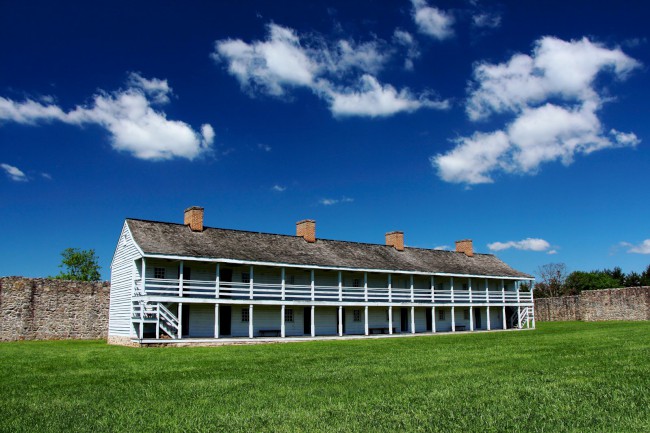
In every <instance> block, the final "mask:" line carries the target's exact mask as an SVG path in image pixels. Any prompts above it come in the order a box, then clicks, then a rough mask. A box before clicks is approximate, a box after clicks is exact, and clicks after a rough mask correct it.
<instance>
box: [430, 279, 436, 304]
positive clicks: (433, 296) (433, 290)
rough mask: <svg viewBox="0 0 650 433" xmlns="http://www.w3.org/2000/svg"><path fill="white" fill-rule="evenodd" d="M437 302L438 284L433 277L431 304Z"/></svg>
mask: <svg viewBox="0 0 650 433" xmlns="http://www.w3.org/2000/svg"><path fill="white" fill-rule="evenodd" d="M434 302H436V282H435V280H434V278H433V275H431V303H434Z"/></svg>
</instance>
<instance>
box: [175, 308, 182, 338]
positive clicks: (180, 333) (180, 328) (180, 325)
mask: <svg viewBox="0 0 650 433" xmlns="http://www.w3.org/2000/svg"><path fill="white" fill-rule="evenodd" d="M182 336H183V303H182V302H181V303H180V304H178V335H177V336H176V337H177V338H178V339H179V340H180V339H181V338H182Z"/></svg>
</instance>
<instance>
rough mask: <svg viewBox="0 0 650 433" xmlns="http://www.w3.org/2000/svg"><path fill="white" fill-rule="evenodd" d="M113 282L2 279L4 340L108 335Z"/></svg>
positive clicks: (0, 324) (0, 299) (0, 309)
mask: <svg viewBox="0 0 650 433" xmlns="http://www.w3.org/2000/svg"><path fill="white" fill-rule="evenodd" d="M109 298H110V283H109V282H108V281H103V282H83V281H65V280H51V279H46V278H23V277H3V278H0V341H14V340H59V339H96V338H106V335H107V333H108V306H109Z"/></svg>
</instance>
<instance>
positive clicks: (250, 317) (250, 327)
mask: <svg viewBox="0 0 650 433" xmlns="http://www.w3.org/2000/svg"><path fill="white" fill-rule="evenodd" d="M251 267H252V266H251ZM248 338H253V304H250V305H249V306H248Z"/></svg>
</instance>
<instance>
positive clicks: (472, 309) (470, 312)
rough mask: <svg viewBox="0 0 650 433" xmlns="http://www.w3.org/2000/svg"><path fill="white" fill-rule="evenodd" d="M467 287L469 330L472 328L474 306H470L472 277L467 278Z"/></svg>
mask: <svg viewBox="0 0 650 433" xmlns="http://www.w3.org/2000/svg"><path fill="white" fill-rule="evenodd" d="M467 287H468V288H469V330H470V331H473V330H474V307H473V306H472V279H471V278H468V279H467Z"/></svg>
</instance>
